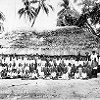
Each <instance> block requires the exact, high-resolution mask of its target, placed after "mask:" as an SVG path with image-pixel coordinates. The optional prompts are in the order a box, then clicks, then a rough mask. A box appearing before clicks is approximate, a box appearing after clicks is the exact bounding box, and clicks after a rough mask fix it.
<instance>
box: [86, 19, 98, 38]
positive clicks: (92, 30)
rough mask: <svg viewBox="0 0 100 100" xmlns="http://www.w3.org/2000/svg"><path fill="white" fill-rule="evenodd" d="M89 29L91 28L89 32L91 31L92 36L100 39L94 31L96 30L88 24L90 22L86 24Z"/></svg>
mask: <svg viewBox="0 0 100 100" xmlns="http://www.w3.org/2000/svg"><path fill="white" fill-rule="evenodd" d="M86 25H87V27H88V28H89V29H88V30H90V31H91V33H92V34H94V35H95V36H97V37H98V35H97V33H96V32H95V31H94V29H93V28H92V27H91V25H90V24H89V23H88V21H87V22H86Z"/></svg>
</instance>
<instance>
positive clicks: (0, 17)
mask: <svg viewBox="0 0 100 100" xmlns="http://www.w3.org/2000/svg"><path fill="white" fill-rule="evenodd" d="M2 21H5V15H4V14H3V12H1V11H0V33H2V32H3V31H4V26H3V23H2Z"/></svg>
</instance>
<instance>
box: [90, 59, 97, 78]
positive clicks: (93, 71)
mask: <svg viewBox="0 0 100 100" xmlns="http://www.w3.org/2000/svg"><path fill="white" fill-rule="evenodd" d="M97 66H98V62H97V61H96V58H94V60H92V63H91V67H92V77H95V78H97Z"/></svg>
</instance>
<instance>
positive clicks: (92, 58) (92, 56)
mask: <svg viewBox="0 0 100 100" xmlns="http://www.w3.org/2000/svg"><path fill="white" fill-rule="evenodd" d="M90 58H91V61H92V60H94V59H95V58H96V61H97V62H98V56H97V54H94V55H93V54H92V55H91V57H90Z"/></svg>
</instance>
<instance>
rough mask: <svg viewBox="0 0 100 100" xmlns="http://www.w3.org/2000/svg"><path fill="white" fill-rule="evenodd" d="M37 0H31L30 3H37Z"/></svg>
mask: <svg viewBox="0 0 100 100" xmlns="http://www.w3.org/2000/svg"><path fill="white" fill-rule="evenodd" d="M38 2H39V1H38V0H32V1H30V3H33V4H35V3H38Z"/></svg>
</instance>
